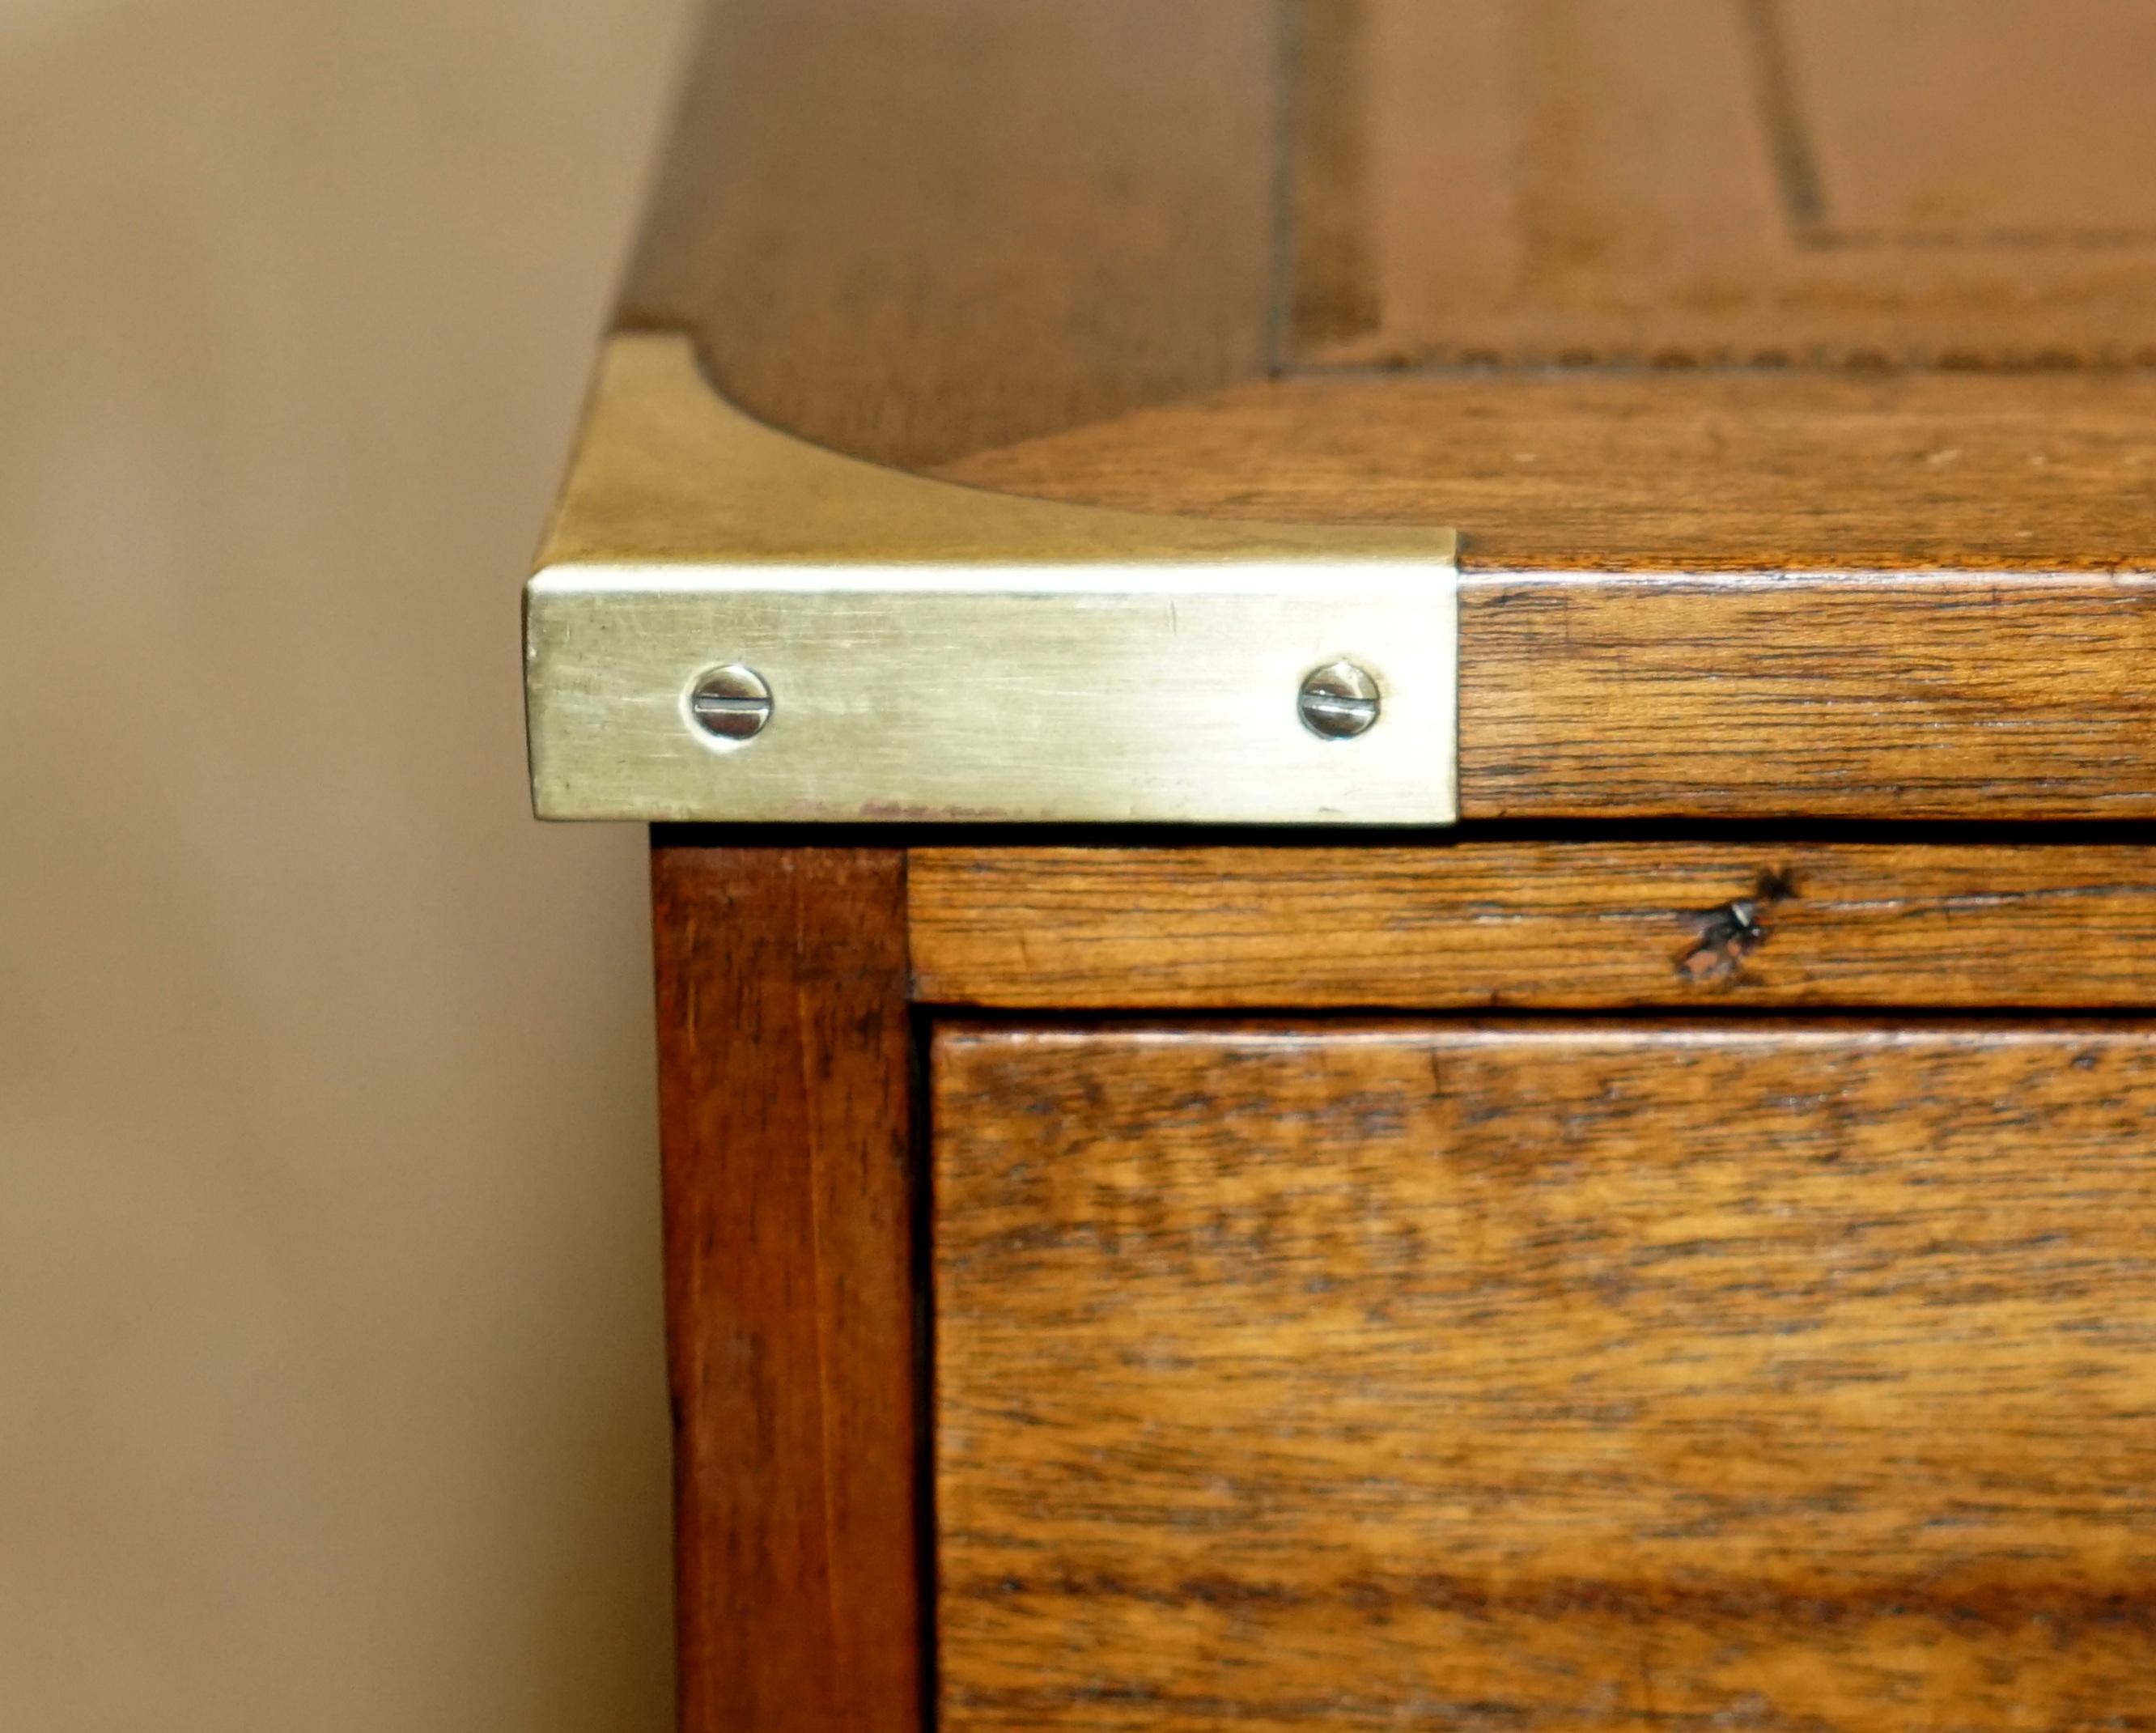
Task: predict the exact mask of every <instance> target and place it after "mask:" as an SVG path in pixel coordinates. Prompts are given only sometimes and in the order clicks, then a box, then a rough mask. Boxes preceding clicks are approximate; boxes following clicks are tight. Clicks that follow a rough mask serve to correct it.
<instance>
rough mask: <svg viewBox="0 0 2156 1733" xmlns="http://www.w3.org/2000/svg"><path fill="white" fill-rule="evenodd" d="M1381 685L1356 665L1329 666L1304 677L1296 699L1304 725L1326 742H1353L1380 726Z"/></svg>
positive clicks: (1337, 663) (1314, 670)
mask: <svg viewBox="0 0 2156 1733" xmlns="http://www.w3.org/2000/svg"><path fill="white" fill-rule="evenodd" d="M1379 707H1380V706H1379V703H1378V682H1377V681H1374V680H1373V679H1372V678H1371V677H1370V676H1368V674H1366V673H1365V672H1363V670H1362V669H1360V668H1358V667H1357V666H1355V665H1354V663H1353V662H1348V661H1339V662H1327V664H1326V665H1325V666H1323V667H1322V668H1313V669H1312V671H1310V672H1309V673H1308V674H1306V675H1305V676H1303V680H1302V691H1301V693H1299V694H1298V695H1297V697H1296V712H1297V713H1298V714H1299V715H1301V717H1302V725H1303V727H1305V728H1307V729H1309V730H1310V732H1311V733H1313V734H1316V735H1317V736H1319V737H1320V738H1322V739H1326V740H1353V738H1355V737H1356V736H1357V735H1358V734H1365V733H1368V732H1369V731H1370V730H1371V729H1372V728H1374V727H1376V726H1377V721H1378V709H1379Z"/></svg>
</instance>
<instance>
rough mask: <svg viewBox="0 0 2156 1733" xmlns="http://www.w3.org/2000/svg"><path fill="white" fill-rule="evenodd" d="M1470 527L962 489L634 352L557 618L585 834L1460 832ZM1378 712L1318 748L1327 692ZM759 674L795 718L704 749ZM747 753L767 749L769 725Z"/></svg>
mask: <svg viewBox="0 0 2156 1733" xmlns="http://www.w3.org/2000/svg"><path fill="white" fill-rule="evenodd" d="M1457 588H1458V585H1457V573H1456V568H1455V563H1454V558H1453V540H1452V537H1451V536H1450V532H1441V531H1440V532H1430V531H1427V530H1414V531H1401V530H1369V531H1362V530H1357V531H1343V530H1339V529H1333V528H1322V527H1297V526H1269V525H1250V524H1236V523H1220V522H1209V521H1204V520H1196V519H1186V518H1177V517H1147V516H1144V515H1142V514H1137V513H1131V512H1108V511H1100V510H1094V509H1091V508H1087V507H1070V506H1063V505H1058V504H1052V503H1050V502H1046V501H1037V500H1024V499H1017V498H1013V497H1010V496H1005V495H999V494H992V493H986V492H982V491H977V490H974V489H970V488H965V487H959V486H952V485H950V484H947V483H944V482H939V481H929V480H926V479H923V478H921V477H919V476H909V475H905V474H902V473H900V472H898V471H891V470H887V469H884V468H880V467H879V466H877V465H873V464H868V463H863V462H860V461H858V460H854V459H851V458H847V457H844V456H840V455H837V454H835V453H833V452H830V451H828V450H824V449H822V448H820V447H818V446H814V445H808V444H807V443H806V442H804V441H802V440H796V439H793V438H791V437H790V436H788V435H784V434H781V433H778V432H776V431H774V430H773V429H770V428H767V427H765V426H763V425H762V424H760V423H757V422H756V421H755V420H753V419H751V418H750V417H748V416H747V415H745V414H742V413H741V412H740V411H739V410H737V409H734V408H732V407H731V405H729V404H726V402H725V401H724V400H723V399H721V398H720V397H719V396H718V395H717V394H716V393H715V392H713V391H712V390H711V388H710V387H709V386H708V385H707V384H706V383H705V382H704V380H703V378H702V377H701V373H699V371H698V369H697V368H696V363H695V359H694V357H693V355H692V354H691V352H690V349H689V347H688V345H687V344H686V342H685V341H683V340H681V339H680V338H676V337H664V336H652V335H633V336H625V337H617V338H615V339H614V340H613V342H612V343H611V344H610V345H609V347H608V352H607V354H606V357H605V359H604V362H603V366H602V370H601V376H600V379H599V382H598V389H597V391H596V393H595V395H594V399H593V409H592V412H591V414H590V417H589V419H588V424H587V426H586V429H585V432H584V435H583V441H582V444H581V446H580V450H579V453H578V456H577V461H576V463H575V464H574V465H573V466H572V471H571V475H570V478H569V481H568V484H567V487H566V488H565V490H564V495H563V501H562V508H561V511H560V512H559V513H558V515H557V520H556V522H555V525H554V528H553V531H552V533H551V535H550V537H549V540H548V545H547V549H546V551H545V553H544V555H543V556H542V565H541V568H540V570H539V573H538V574H537V575H536V577H535V578H533V579H532V580H531V584H530V587H529V589H528V590H527V593H526V702H527V714H528V719H529V724H530V734H531V773H532V790H533V800H534V804H535V805H536V810H538V812H539V814H540V815H541V816H542V817H545V818H561V819H641V820H714V821H741V822H782V821H789V822H799V821H861V820H923V821H930V820H932V821H961V822H962V821H972V822H1043V823H1108V822H1130V823H1187V824H1268V825H1295V824H1310V825H1441V824H1447V823H1450V822H1451V821H1452V820H1453V819H1454V817H1455V811H1456V790H1455V780H1456V779H1455V758H1456V734H1457V709H1458V673H1457V643H1458V631H1459V628H1458V614H1457ZM1337 661H1346V662H1349V663H1352V664H1353V665H1354V666H1357V667H1358V668H1361V669H1363V670H1364V671H1366V672H1367V673H1368V676H1370V678H1371V680H1372V681H1373V682H1374V684H1375V686H1376V688H1377V691H1378V720H1377V722H1376V723H1375V724H1374V726H1372V727H1369V728H1368V729H1367V730H1366V731H1365V732H1363V733H1359V734H1358V735H1356V736H1354V737H1353V738H1322V737H1321V736H1320V735H1319V734H1318V733H1314V732H1312V729H1311V728H1308V727H1306V726H1305V724H1304V722H1303V720H1302V717H1301V714H1300V712H1299V706H1298V698H1299V693H1300V691H1301V685H1302V682H1303V681H1304V679H1305V677H1306V676H1309V675H1310V674H1312V671H1315V670H1317V669H1319V668H1322V667H1324V666H1327V665H1329V664H1332V663H1334V662H1337ZM727 668H735V669H742V670H752V671H754V674H755V675H756V676H760V679H761V681H762V684H763V685H764V686H765V687H767V689H768V692H769V703H768V720H767V722H766V723H762V726H761V727H760V728H759V729H758V731H757V732H755V733H752V734H747V735H746V736H745V737H743V738H726V737H722V736H721V735H718V734H715V733H712V732H711V731H710V730H708V729H707V728H704V727H702V726H700V725H699V722H698V718H697V716H696V712H695V707H694V704H693V702H692V699H693V695H694V693H695V692H696V688H697V687H698V685H699V682H700V681H703V680H704V679H705V677H706V676H709V675H711V674H713V673H714V672H715V671H718V670H721V669H727ZM734 732H735V733H737V734H738V733H739V730H738V729H736V730H734Z"/></svg>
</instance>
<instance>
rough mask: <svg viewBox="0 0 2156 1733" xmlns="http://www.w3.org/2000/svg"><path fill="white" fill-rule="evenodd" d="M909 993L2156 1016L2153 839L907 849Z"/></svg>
mask: <svg viewBox="0 0 2156 1733" xmlns="http://www.w3.org/2000/svg"><path fill="white" fill-rule="evenodd" d="M907 907H908V917H907V918H908V923H909V926H910V929H911V945H912V957H913V981H914V993H915V995H916V997H918V998H921V999H923V1000H928V1001H930V1002H932V1003H936V1004H940V1005H974V1006H983V1007H992V1008H997V1009H1009V1010H1059V1009H1096V1010H1097V1009H1122V1010H1263V1009H1267V1008H1275V1007H1284V1006H1310V1007H1325V1008H1340V1007H1351V1008H1352V1007H1391V1008H1398V1009H1402V1010H1419V1009H1429V1010H1438V1009H1449V1008H1462V1007H1477V1006H1496V1005H1532V1006H1553V1007H1576V1008H1593V1007H1619V1006H1635V1005H1636V1006H1668V1007H1676V1006H1685V1005H1706V1006H1717V1005H1758V1006H1770V1005H1771V1006H1807V1005H1809V1006H1851V1007H1855V1006H1917V1007H1932V1008H1962V1007H1969V1008H1974V1007H1981V1006H1993V1007H1997V1006H2002V1005H2020V1006H2038V1007H2054V1008H2060V1009H2069V1010H2071V1009H2094V1008H2097V1007H2107V1008H2117V1009H2131V1008H2156V848H2151V847H2148V846H2120V845H2057V844H2035V845H2026V846H1983V845H1944V844H1880V843H1817V842H1806V841H1787V842H1779V843H1753V842H1714V841H1707V842H1638V843H1628V842H1578V843H1554V842H1532V841H1476V842H1466V843H1461V844H1458V845H1455V846H1440V847H1417V848H1399V847H1365V848H1304V847H1293V848H1237V847H1208V848H1014V847H999V848H989V847H970V848H969V847H937V848H928V849H921V850H916V851H915V852H914V854H913V855H912V856H911V864H910V866H909V869H908V873H907Z"/></svg>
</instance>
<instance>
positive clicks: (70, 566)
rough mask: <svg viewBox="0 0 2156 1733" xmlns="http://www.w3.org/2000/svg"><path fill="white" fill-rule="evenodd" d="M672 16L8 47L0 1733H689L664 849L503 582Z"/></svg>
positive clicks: (566, 382)
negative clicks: (560, 701)
mask: <svg viewBox="0 0 2156 1733" xmlns="http://www.w3.org/2000/svg"><path fill="white" fill-rule="evenodd" d="M676 10H677V7H676V0H530V3H526V4H521V5H518V4H513V3H508V0H0V603H4V609H3V610H0V673H4V678H0V1727H5V1728H7V1729H8V1730H10V1733H45V1730H54V1733H101V1730H105V1729H128V1730H132V1729H144V1730H149V1729H155V1730H157V1733H187V1730H193V1729H204V1730H208V1729H215V1730H218V1733H239V1730H254V1729H276V1730H280V1733H284V1730H296V1729H301V1728H305V1729H307V1730H310V1733H316V1730H321V1733H335V1730H346V1729H352V1730H357V1729H366V1730H370V1733H418V1730H433V1729H440V1730H444V1733H447V1730H452V1729H454V1730H456V1733H480V1730H486V1729H495V1728H499V1729H502V1730H511V1729H514V1730H516V1733H546V1730H553V1729H570V1728H578V1729H582V1728H604V1729H610V1730H611V1729H629V1730H634V1729H657V1728H659V1727H661V1726H662V1725H665V1720H666V1716H667V1700H668V1695H669V1682H668V1674H669V1669H670V1662H669V1657H668V1653H667V1612H666V1605H665V1597H666V1579H665V1572H666V1565H665V1545H666V1542H665V1502H664V1501H665V1407H664V1399H663V1392H662V1385H661V1377H660V1334H659V1332H660V1316H659V1302H658V1288H657V1273H656V1267H655V1266H656V1238H657V1224H656V1211H657V1202H656V1188H655V1183H654V1157H653V1154H652V1149H651V1144H652V1133H651V1110H650V1102H649V1095H650V1090H649V1068H650V1055H649V1040H650V1037H649V1028H648V1016H647V1010H646V987H645V965H644V934H643V930H642V923H643V919H644V902H643V895H644V893H643V886H642V877H641V872H642V860H641V848H642V843H641V838H640V837H639V836H637V835H635V834H634V833H632V832H629V831H619V830H596V829H595V830H585V831H563V830H542V829H540V828H538V827H537V826H536V825H533V824H531V822H530V820H528V819H527V817H526V812H525V807H524V796H523V792H522V789H521V786H520V774H521V763H520V755H521V744H520V741H519V737H518V729H519V715H518V699H517V655H516V581H517V579H518V577H519V576H520V575H521V573H520V567H521V563H522V561H523V560H524V558H525V557H526V553H527V552H528V550H529V548H530V547H531V543H532V542H533V539H534V537H535V534H536V529H537V526H538V523H539V520H540V516H541V513H542V509H543V506H544V502H545V500H546V497H547V492H548V490H549V488H550V486H551V485H552V481H553V479H554V473H555V469H556V465H557V462H558V460H559V458H560V456H561V454H562V448H563V444H564V440H565V436H566V429H567V422H568V420H569V419H570V417H571V415H572V413H573V410H574V407H575V403H576V399H577V393H578V391H579V388H580V385H581V378H580V375H581V373H582V368H583V361H584V357H586V355H587V354H588V349H589V343H590V338H591V336H592V333H593V329H594V327H595V325H596V322H597V321H598V318H599V316H600V314H601V310H602V307H603V304H604V302H605V300H606V296H607V291H608V283H609V280H610V278H611V276H612V274H613V268H614V262H615V260H617V258H618V257H619V252H620V249H621V245H622V242H623V238H624V231H625V228H626V225H627V224H628V223H629V220H630V219H631V216H632V213H633V203H634V196H635V191H636V187H637V183H638V182H639V177H640V174H641V172H642V164H643V162H644V156H645V152H646V150H647V148H648V145H649V136H650V134H651V132H652V131H653V128H654V124H655V121H656V119H657V117H658V116H659V113H660V107H661V99H662V93H663V90H664V88H665V80H666V77H667V75H668V69H669V66H670V60H671V49H672V39H673V33H674V31H675V23H676Z"/></svg>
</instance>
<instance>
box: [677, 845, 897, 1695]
mask: <svg viewBox="0 0 2156 1733" xmlns="http://www.w3.org/2000/svg"><path fill="white" fill-rule="evenodd" d="M904 872H905V864H904V858H903V856H901V855H900V854H899V853H897V852H896V851H891V850H882V849H829V850H792V849H757V848H703V847H697V846H687V845H683V846H660V847H658V848H657V849H655V850H654V853H653V856H652V903H653V910H652V913H653V931H654V938H655V944H656V951H657V969H658V990H659V1046H660V1111H661V1118H660V1125H661V1131H662V1134H663V1136H664V1141H665V1232H666V1301H667V1304H666V1311H667V1336H668V1355H667V1359H668V1367H669V1373H670V1385H671V1389H672V1395H673V1405H674V1423H675V1559H676V1569H677V1574H678V1593H679V1609H678V1610H679V1618H680V1676H681V1691H680V1725H681V1726H682V1728H683V1729H684V1730H685V1733H829V1730H834V1729H838V1730H844V1733H918V1730H919V1729H920V1727H921V1707H922V1702H921V1607H920V1598H919V1591H918V1582H919V1579H920V1558H919V1550H918V1549H919V1536H918V1535H917V1532H916V1515H915V1510H916V1499H917V1490H916V1465H917V1463H918V1456H917V1453H916V1444H915V1435H916V1382H915V1378H914V1365H915V1344H914V1304H913V1291H914V1283H913V1273H912V1263H911V1258H912V1250H911V1245H912V1242H911V1232H912V1228H911V1222H912V1209H911V1189H912V1188H911V1180H910V1178H909V1154H908V1151H909V1139H910V1136H911V1126H910V1120H909V1112H910V1108H909V1085H908V1068H909V1066H910V1064H911V1035H910V1032H909V1029H908V1024H907V1021H906V1000H905V981H906V939H905V886H904Z"/></svg>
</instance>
